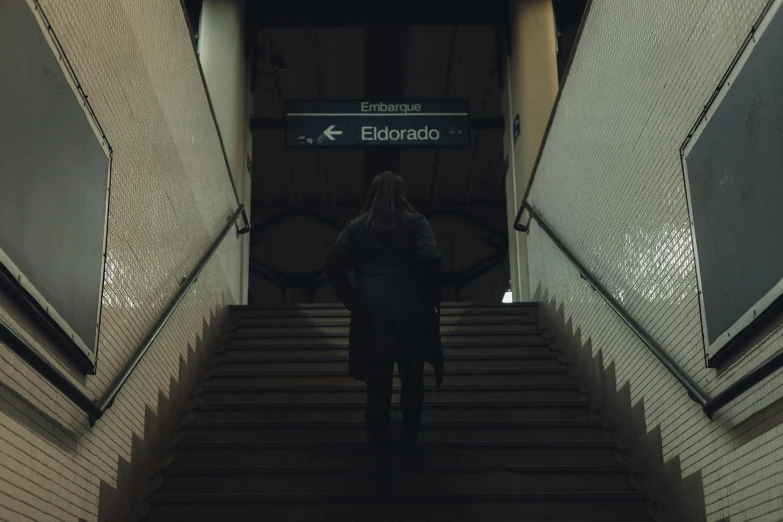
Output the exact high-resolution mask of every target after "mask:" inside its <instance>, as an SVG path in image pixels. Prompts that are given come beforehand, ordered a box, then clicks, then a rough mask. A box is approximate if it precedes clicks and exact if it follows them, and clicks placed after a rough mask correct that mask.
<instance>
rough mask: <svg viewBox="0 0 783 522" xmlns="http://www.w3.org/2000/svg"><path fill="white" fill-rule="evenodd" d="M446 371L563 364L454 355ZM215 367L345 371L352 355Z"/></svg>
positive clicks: (545, 357) (223, 360)
mask: <svg viewBox="0 0 783 522" xmlns="http://www.w3.org/2000/svg"><path fill="white" fill-rule="evenodd" d="M444 359H445V361H444V366H445V369H446V371H449V370H462V369H481V368H506V367H508V366H509V365H515V366H520V365H524V366H525V367H528V368H557V367H561V366H562V365H563V363H561V362H560V361H559V360H558V359H557V354H555V353H533V354H530V353H518V354H508V355H472V354H471V355H461V354H460V355H452V354H449V355H448V356H444ZM212 367H213V368H220V369H222V370H242V369H244V370H260V371H264V370H267V371H268V370H274V371H286V370H293V371H308V370H342V371H345V370H346V369H347V368H348V355H347V354H345V355H339V356H330V357H329V356H327V357H312V356H302V357H295V356H291V357H264V356H263V353H262V354H256V356H255V357H253V358H250V357H247V356H245V357H237V356H235V355H233V354H224V355H221V356H219V357H218V358H217V359H216V360H215V362H214V363H213V364H212Z"/></svg>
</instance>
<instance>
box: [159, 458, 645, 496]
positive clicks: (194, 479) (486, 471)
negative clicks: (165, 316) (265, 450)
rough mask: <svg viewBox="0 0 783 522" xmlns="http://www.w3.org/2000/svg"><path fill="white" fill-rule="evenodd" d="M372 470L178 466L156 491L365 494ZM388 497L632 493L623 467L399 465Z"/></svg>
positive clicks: (378, 474) (369, 488)
mask: <svg viewBox="0 0 783 522" xmlns="http://www.w3.org/2000/svg"><path fill="white" fill-rule="evenodd" d="M382 473H383V470H379V469H378V467H376V466H318V467H315V466H178V467H170V468H167V469H164V470H163V472H162V476H163V485H162V487H161V488H160V489H159V490H158V491H157V493H168V494H172V493H173V494H183V493H204V494H226V493H264V494H270V495H274V494H293V493H305V494H310V493H315V494H332V495H345V494H351V493H353V494H354V495H357V496H367V495H371V494H372V493H373V490H374V489H375V487H376V481H377V480H378V479H379V478H381V477H383V474H382ZM388 479H389V482H388V489H389V491H390V492H391V493H397V494H400V493H402V494H411V493H457V494H470V493H476V492H487V493H516V492H520V491H524V492H555V491H632V490H633V489H632V487H631V481H630V471H629V470H628V468H627V467H626V466H622V465H619V464H613V465H582V466H575V465H564V466H513V465H509V466H491V465H489V466H487V465H484V466H481V465H472V466H467V465H453V466H398V465H394V466H393V467H392V468H391V469H390V473H389V474H388Z"/></svg>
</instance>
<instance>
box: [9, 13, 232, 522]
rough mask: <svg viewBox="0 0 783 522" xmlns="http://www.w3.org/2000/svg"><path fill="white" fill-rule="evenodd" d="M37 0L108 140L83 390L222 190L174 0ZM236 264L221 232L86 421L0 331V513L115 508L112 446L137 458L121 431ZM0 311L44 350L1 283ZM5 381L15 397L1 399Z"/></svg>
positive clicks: (204, 241)
mask: <svg viewBox="0 0 783 522" xmlns="http://www.w3.org/2000/svg"><path fill="white" fill-rule="evenodd" d="M1 5H2V1H1V0H0V6H1ZM30 5H31V6H32V5H33V3H32V0H30ZM40 5H41V6H42V8H43V9H44V10H45V12H46V14H47V16H48V17H49V19H50V21H51V23H52V26H53V28H54V31H55V32H56V34H57V35H58V37H59V38H60V40H61V42H62V45H63V47H64V49H65V52H66V54H67V55H68V57H69V59H70V60H71V62H72V64H73V66H74V69H75V71H76V73H77V75H78V76H79V79H80V81H81V83H82V85H83V87H84V90H85V92H86V93H87V95H88V96H89V99H90V102H91V104H92V107H93V109H94V110H95V113H96V115H97V117H98V119H99V120H100V123H101V125H102V126H103V128H104V130H105V132H106V135H107V137H108V139H109V141H110V142H111V144H112V146H113V148H114V169H113V178H112V193H111V212H110V217H109V239H108V242H109V251H108V263H107V273H106V289H105V295H104V301H103V317H102V323H101V331H100V336H101V337H100V346H99V356H98V373H97V375H96V376H93V377H88V378H84V379H83V382H84V388H85V390H86V391H87V393H88V394H89V395H91V396H92V397H97V396H98V395H100V394H101V393H102V392H103V390H104V389H105V388H106V387H107V385H108V384H109V382H110V381H111V379H112V378H113V377H114V375H116V373H117V372H118V371H119V369H120V368H121V367H122V366H123V364H124V363H125V361H126V360H127V359H128V357H129V356H130V354H131V353H132V352H133V350H134V349H135V348H136V346H137V345H138V343H139V342H140V340H141V339H142V337H143V336H144V334H145V333H146V332H147V330H148V329H149V327H150V326H151V325H152V324H153V322H154V321H155V320H156V318H157V316H158V314H159V313H160V312H161V311H162V310H163V308H164V307H165V306H166V304H167V302H168V300H169V299H170V298H171V297H172V296H173V294H174V292H175V291H176V289H177V287H178V285H179V282H180V280H181V278H182V277H183V276H185V275H187V274H188V273H189V272H190V271H191V269H192V268H193V267H194V266H195V263H196V262H197V260H198V259H199V258H200V257H201V256H202V255H203V254H204V252H205V251H206V250H207V248H208V247H209V245H210V244H211V242H212V240H213V239H214V238H215V236H216V235H217V233H218V232H219V231H220V230H221V229H222V227H223V225H224V224H225V223H226V219H227V217H228V215H229V214H230V212H231V211H232V210H233V209H234V208H235V207H236V202H235V200H234V194H233V191H232V189H231V186H230V182H229V177H228V174H227V171H226V166H225V163H224V160H223V155H222V153H221V151H220V144H219V141H218V136H217V132H216V129H215V123H214V120H213V118H212V115H211V113H210V110H209V106H208V103H207V98H206V93H205V91H204V87H203V85H202V80H201V77H200V74H199V70H198V65H197V61H196V57H195V55H194V53H193V50H192V46H191V40H190V36H189V34H188V32H187V26H186V22H185V17H184V14H183V11H182V7H181V5H180V2H178V1H169V0H41V1H40ZM239 266H240V265H239V241H238V240H237V239H236V237H235V235H234V234H230V235H229V236H228V238H227V239H226V240H225V242H224V243H223V245H222V246H221V248H220V250H219V251H218V253H217V254H216V256H215V258H213V260H212V262H211V263H210V264H209V265H208V267H207V269H206V270H205V272H204V273H203V274H202V275H201V277H200V278H199V281H198V283H197V284H196V286H195V289H194V290H193V291H192V292H191V293H190V294H189V295H188V296H187V297H186V298H185V300H184V302H183V303H182V305H181V306H180V308H179V310H178V311H177V312H176V313H175V315H174V316H173V317H172V319H171V321H170V323H169V324H168V325H167V326H166V328H165V329H164V330H163V332H162V333H161V335H160V337H159V339H158V340H157V341H156V343H155V345H154V346H153V348H152V350H151V351H150V352H149V353H148V355H147V357H146V358H145V359H144V361H143V362H142V363H141V365H140V367H139V368H138V369H137V371H136V372H135V374H134V375H133V377H132V378H131V379H130V381H129V382H128V383H127V385H126V387H125V388H124V389H123V391H122V392H121V393H120V395H119V397H118V399H117V401H116V403H115V405H114V406H113V407H112V409H111V410H109V412H108V413H107V415H106V416H105V417H104V418H103V419H102V420H100V421H99V422H98V424H97V425H96V426H95V427H94V428H92V429H90V428H89V425H88V423H87V419H86V418H85V416H84V415H83V414H82V413H81V412H80V411H79V410H78V409H76V408H75V407H73V406H72V405H71V404H70V403H69V402H68V401H67V400H66V399H65V398H64V397H62V396H61V395H60V394H59V393H58V392H57V391H56V390H54V389H53V388H52V387H51V386H49V385H48V384H47V383H46V382H45V381H43V380H42V379H40V378H39V377H38V376H37V375H36V374H35V373H34V372H33V371H31V370H30V369H29V368H28V367H27V366H26V365H24V364H23V363H22V362H21V361H19V360H18V359H17V358H16V357H15V355H14V354H13V353H12V352H11V351H10V350H9V349H7V348H6V347H5V346H3V345H2V344H0V392H3V393H1V394H0V520H4V521H17V520H35V521H49V520H52V521H55V520H56V521H77V520H80V519H83V520H86V521H93V520H97V519H98V514H99V507H100V513H101V520H110V519H107V518H106V517H107V516H108V515H107V513H113V514H115V515H116V514H117V513H120V512H122V509H121V508H118V506H119V505H120V504H123V503H125V504H127V502H128V500H129V499H128V498H126V497H127V494H128V493H131V494H133V493H138V489H134V487H136V486H133V487H131V486H128V484H125V485H124V486H123V487H122V491H121V492H120V495H119V496H115V497H114V498H112V497H111V495H108V496H107V495H104V498H102V499H101V498H100V497H101V491H100V490H101V483H102V482H103V483H105V484H107V485H108V486H109V487H110V488H114V487H116V486H117V477H118V466H119V464H118V459H124V460H125V461H131V463H132V465H134V466H136V465H137V463H136V462H135V461H133V459H132V457H133V454H132V441H133V438H134V437H138V438H141V439H144V437H145V428H147V429H148V430H149V426H146V425H145V423H146V419H145V412H146V410H150V411H151V412H152V413H153V414H156V413H158V412H157V408H158V399H159V394H162V396H163V397H168V396H169V395H170V394H174V393H176V392H177V390H178V389H179V384H178V382H177V381H178V379H179V376H180V365H181V364H182V362H192V361H193V360H194V359H195V358H194V356H193V355H192V354H191V353H190V352H191V351H193V350H196V349H197V348H199V349H204V348H205V347H204V346H201V343H202V342H204V343H210V342H211V341H213V339H211V338H203V337H209V336H211V335H212V333H213V331H214V330H215V329H217V328H219V326H220V321H221V320H222V314H223V312H224V311H225V308H226V305H227V304H230V303H233V302H235V301H236V300H237V298H238V296H239V291H240V290H239V283H240V271H239ZM0 314H2V315H3V317H5V318H6V319H7V320H9V321H10V322H12V323H14V324H15V325H17V326H18V327H19V328H20V329H22V330H23V331H24V332H26V333H27V334H29V335H30V337H31V339H33V340H34V342H35V343H36V344H37V345H38V346H39V347H40V348H41V349H42V350H43V351H45V350H46V348H45V344H46V341H45V339H44V338H43V337H42V336H41V335H40V334H39V333H37V332H36V331H35V329H34V328H33V327H32V326H31V325H30V324H29V323H28V322H27V321H26V319H25V317H24V315H23V314H21V313H20V312H19V311H18V310H17V309H15V308H14V307H13V306H12V305H11V304H10V303H9V302H8V300H7V298H6V297H5V296H0ZM196 358H197V357H196ZM189 370H194V368H193V365H191V366H190V367H189ZM75 378H76V379H77V380H78V378H79V377H78V376H75ZM6 391H8V393H6ZM14 393H15V394H18V395H19V396H21V397H24V399H25V400H26V401H27V402H26V403H25V402H24V401H17V400H15V399H14V395H13V394H14ZM35 409H38V410H40V412H39V413H36V411H35ZM160 413H165V414H169V412H160ZM160 420H161V419H157V420H156V422H160ZM137 457H138V456H137ZM140 471H141V472H142V473H144V470H143V469H140ZM125 478H127V477H125ZM125 478H123V479H122V480H124V479H125ZM101 502H102V503H103V504H102V505H100V506H99V503H101ZM118 509H119V511H118ZM114 520H116V519H111V521H112V522H114Z"/></svg>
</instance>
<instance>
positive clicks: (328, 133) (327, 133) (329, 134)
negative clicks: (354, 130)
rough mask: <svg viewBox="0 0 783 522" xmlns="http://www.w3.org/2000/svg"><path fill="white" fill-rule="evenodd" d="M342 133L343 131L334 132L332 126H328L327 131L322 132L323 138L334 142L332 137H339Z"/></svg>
mask: <svg viewBox="0 0 783 522" xmlns="http://www.w3.org/2000/svg"><path fill="white" fill-rule="evenodd" d="M342 133H343V131H338V130H334V125H329V127H327V129H326V130H325V131H324V136H326V137H327V138H329V139H330V140H332V141H334V137H335V136H339V135H341V134H342Z"/></svg>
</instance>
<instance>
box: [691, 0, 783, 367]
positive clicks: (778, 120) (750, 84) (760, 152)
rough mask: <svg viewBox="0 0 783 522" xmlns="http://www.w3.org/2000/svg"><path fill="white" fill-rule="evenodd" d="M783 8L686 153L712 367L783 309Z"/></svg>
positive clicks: (724, 85) (752, 43)
mask: <svg viewBox="0 0 783 522" xmlns="http://www.w3.org/2000/svg"><path fill="white" fill-rule="evenodd" d="M782 3H783V0H773V1H771V2H769V3H768V4H767V6H766V8H765V10H764V12H763V13H762V15H761V16H760V18H759V19H758V21H757V23H756V24H754V29H753V30H752V31H751V32H750V34H749V35H748V38H747V39H746V40H745V44H744V45H743V46H742V48H741V50H740V52H739V53H738V54H737V56H736V57H735V59H734V61H733V62H732V64H731V67H730V68H729V70H728V71H727V72H726V74H725V76H724V77H723V79H722V80H721V82H720V85H719V86H718V89H716V91H715V94H714V95H713V96H712V98H711V99H710V100H709V102H708V103H707V105H706V107H705V110H704V112H703V113H702V115H701V117H700V118H699V120H698V121H697V122H696V124H695V125H694V127H693V129H692V131H691V133H689V136H688V138H687V139H686V140H685V143H683V146H682V148H681V157H682V166H683V175H684V178H685V186H686V191H687V197H688V210H689V213H690V222H691V231H692V235H693V243H694V251H695V255H696V269H697V275H698V284H699V291H700V292H699V294H700V304H701V315H702V326H703V333H704V345H705V351H706V358H707V361H708V364H709V365H711V366H714V365H717V364H719V363H720V361H721V360H722V359H723V358H725V356H726V355H727V354H729V353H730V352H731V351H732V350H733V349H735V348H736V347H738V346H739V345H741V344H742V343H743V340H744V339H747V336H749V335H752V333H753V332H754V331H755V330H756V329H757V328H758V327H759V326H761V325H762V324H764V323H765V322H767V321H768V320H769V319H771V317H773V316H775V315H777V313H779V309H780V306H781V296H782V295H783V9H782V8H781V4H782Z"/></svg>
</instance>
